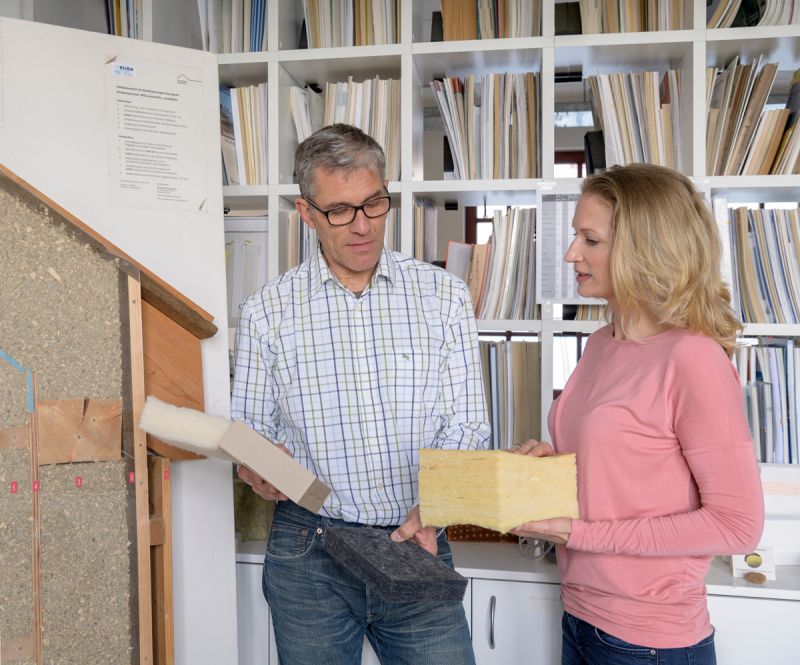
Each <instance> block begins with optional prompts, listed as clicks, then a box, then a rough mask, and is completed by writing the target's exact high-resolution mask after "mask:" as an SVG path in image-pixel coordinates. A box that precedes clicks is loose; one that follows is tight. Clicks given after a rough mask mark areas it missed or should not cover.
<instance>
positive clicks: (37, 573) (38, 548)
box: [29, 375, 44, 665]
mask: <svg viewBox="0 0 800 665" xmlns="http://www.w3.org/2000/svg"><path fill="white" fill-rule="evenodd" d="M31 391H32V393H33V394H32V395H31V397H32V398H33V404H34V407H33V409H34V410H33V413H32V414H31V418H30V424H31V431H30V439H29V441H30V449H29V454H30V458H29V459H30V465H31V469H30V474H31V487H32V488H33V492H32V494H33V497H32V501H33V561H32V565H31V569H32V571H33V651H34V656H35V660H36V665H43V664H44V644H43V642H42V639H43V637H42V631H43V626H44V620H43V614H42V512H41V507H40V506H39V416H38V413H37V412H36V406H35V405H36V375H34V376H33V378H32V380H31Z"/></svg>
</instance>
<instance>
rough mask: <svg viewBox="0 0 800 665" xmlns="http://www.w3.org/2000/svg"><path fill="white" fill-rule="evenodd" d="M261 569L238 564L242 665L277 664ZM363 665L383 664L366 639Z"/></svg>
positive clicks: (239, 634) (237, 607)
mask: <svg viewBox="0 0 800 665" xmlns="http://www.w3.org/2000/svg"><path fill="white" fill-rule="evenodd" d="M261 558H262V559H263V558H264V557H263V555H262V556H261ZM262 570H263V568H262V564H261V563H257V562H252V563H250V562H243V561H239V562H237V564H236V614H237V625H238V628H237V634H238V643H239V665H278V651H277V649H276V647H275V633H274V631H273V630H272V617H271V616H270V613H269V605H267V601H266V600H265V599H264V594H263V593H262V591H261V575H262ZM465 602H466V601H465ZM467 616H469V614H468V615H467ZM361 665H380V662H379V661H378V657H377V656H376V655H375V652H374V651H373V650H372V647H371V646H370V645H369V642H367V640H366V639H365V640H364V651H363V652H362V656H361Z"/></svg>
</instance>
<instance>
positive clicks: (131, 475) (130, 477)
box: [128, 471, 136, 484]
mask: <svg viewBox="0 0 800 665" xmlns="http://www.w3.org/2000/svg"><path fill="white" fill-rule="evenodd" d="M128 482H129V483H131V484H133V483H135V482H136V474H135V473H134V472H133V471H129V472H128Z"/></svg>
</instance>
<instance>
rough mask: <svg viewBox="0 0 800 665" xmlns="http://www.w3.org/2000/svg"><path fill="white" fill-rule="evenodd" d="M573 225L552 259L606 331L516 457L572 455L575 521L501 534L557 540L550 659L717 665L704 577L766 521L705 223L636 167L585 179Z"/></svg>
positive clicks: (569, 663)
mask: <svg viewBox="0 0 800 665" xmlns="http://www.w3.org/2000/svg"><path fill="white" fill-rule="evenodd" d="M572 226H573V228H574V231H575V238H574V240H573V241H572V243H571V244H570V246H569V248H568V250H567V253H566V255H565V257H564V258H565V260H566V261H567V262H569V263H572V264H573V266H574V269H575V273H576V275H575V277H576V279H577V281H578V293H580V295H582V296H589V297H594V298H603V299H605V300H606V301H607V302H608V306H607V317H608V320H609V325H607V326H605V327H604V328H601V329H600V330H598V331H597V332H595V333H594V334H593V335H591V337H590V338H589V340H588V343H587V345H586V350H585V352H584V353H583V356H582V357H581V359H580V362H579V363H578V366H577V368H576V369H575V372H574V373H573V374H572V376H571V377H570V379H569V381H568V382H567V385H566V387H565V388H564V391H563V392H562V394H561V396H560V397H559V398H558V399H557V400H556V401H555V402H554V403H553V406H552V408H551V410H550V414H549V418H548V424H549V428H550V433H551V436H552V440H553V446H552V447H551V446H550V444H547V443H544V442H539V441H528V442H526V443H525V444H523V445H522V446H520V447H519V448H518V449H517V452H520V453H523V454H528V455H534V456H545V455H552V454H554V452H558V453H577V461H578V500H579V505H580V513H581V516H582V519H568V518H556V519H550V520H543V521H538V522H529V523H527V524H523V525H521V526H520V527H518V528H517V529H515V530H514V533H516V534H517V535H520V536H530V537H534V538H544V539H547V540H550V541H553V542H555V543H557V544H558V545H559V547H558V565H559V570H560V574H561V589H562V598H563V601H564V608H565V614H564V618H563V621H562V628H563V650H562V661H561V662H562V665H579V664H589V663H591V665H601V664H603V663H614V664H617V663H620V664H627V663H640V662H641V663H644V662H657V663H659V664H663V663H689V662H691V663H694V664H695V665H707V664H709V663H715V662H716V659H715V653H714V630H713V628H712V626H711V622H710V619H709V614H708V609H707V606H706V589H705V583H704V579H705V576H706V573H707V571H708V568H709V565H710V562H711V559H712V557H713V556H714V555H721V554H730V553H735V552H747V551H750V550H752V549H753V548H755V547H756V545H757V544H758V541H759V537H760V535H761V529H762V526H763V519H764V512H763V510H764V509H763V497H762V493H761V484H760V480H759V473H758V466H757V464H756V461H755V456H754V452H753V446H752V441H751V438H750V433H749V431H748V427H747V422H746V420H745V416H744V412H743V407H742V396H741V389H740V384H739V381H738V378H737V376H736V371H735V369H734V367H733V365H732V364H731V362H730V360H729V357H730V356H731V353H732V351H733V349H734V346H735V341H736V333H737V331H738V330H739V328H740V324H739V323H738V322H737V321H736V320H735V318H734V316H733V313H732V311H731V308H730V306H729V295H728V290H727V288H726V287H725V286H724V284H723V283H722V281H721V279H720V273H719V258H720V245H719V238H718V236H717V231H716V225H715V223H714V220H713V218H712V216H711V213H710V211H709V210H708V207H707V206H706V204H705V202H704V201H703V199H702V197H701V196H700V195H699V194H698V193H697V192H696V191H695V189H694V187H693V185H692V183H691V182H690V181H689V180H688V179H687V178H685V177H684V176H682V175H681V174H679V173H676V172H674V171H671V170H669V169H665V168H661V167H657V166H651V165H645V164H638V165H632V166H626V167H615V168H612V169H610V170H608V171H607V172H605V173H603V174H602V175H597V176H592V177H590V178H588V179H587V180H586V181H585V182H584V184H583V188H582V195H581V198H580V199H579V201H578V205H577V208H576V210H575V216H574V218H573V221H572Z"/></svg>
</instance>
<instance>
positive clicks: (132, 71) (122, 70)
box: [113, 65, 136, 76]
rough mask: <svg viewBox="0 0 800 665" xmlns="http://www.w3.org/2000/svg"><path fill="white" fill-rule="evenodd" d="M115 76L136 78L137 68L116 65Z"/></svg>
mask: <svg viewBox="0 0 800 665" xmlns="http://www.w3.org/2000/svg"><path fill="white" fill-rule="evenodd" d="M113 72H114V76H136V67H134V66H133V65H114V69H113Z"/></svg>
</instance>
